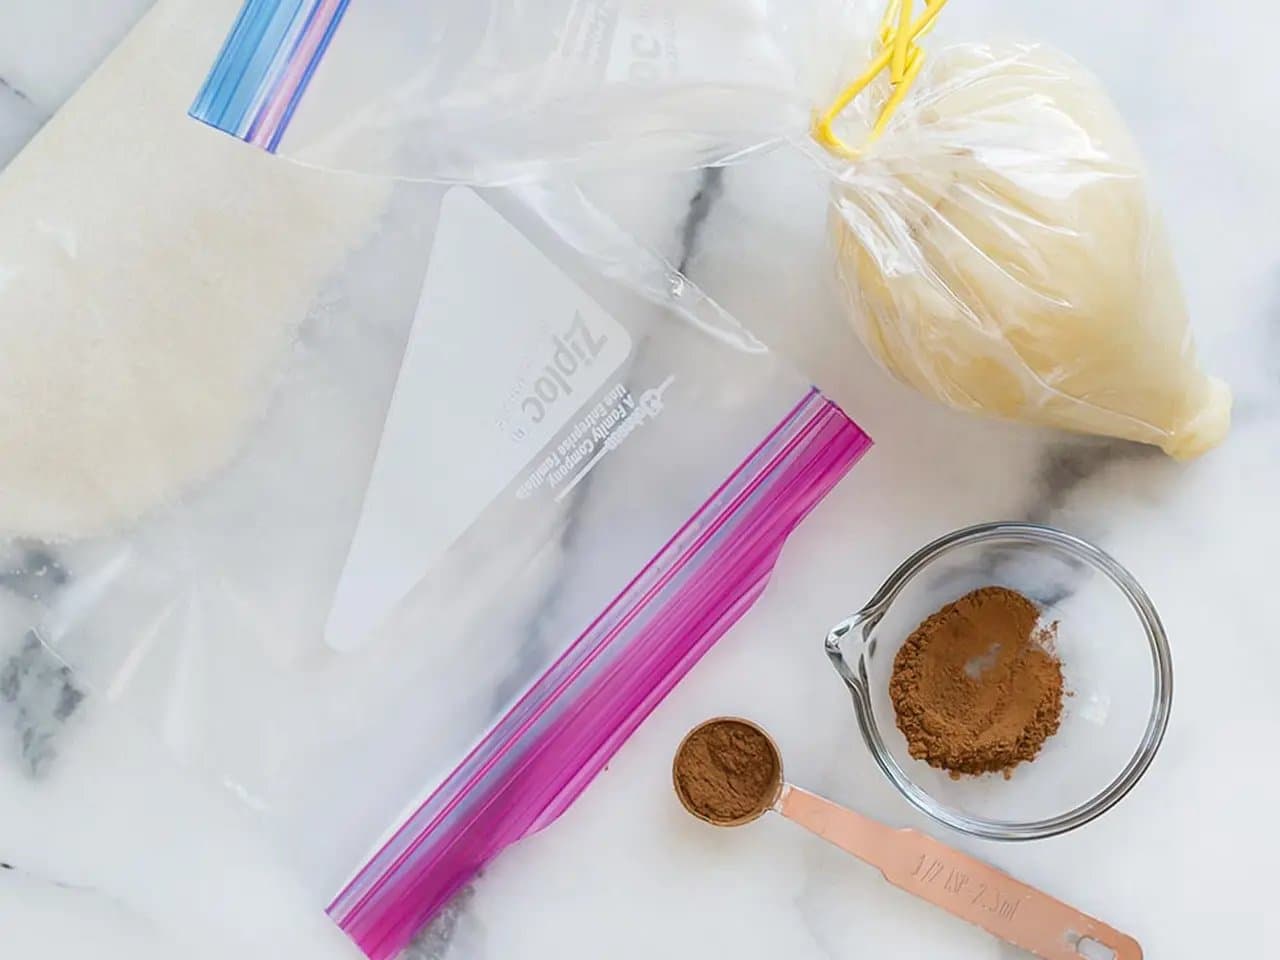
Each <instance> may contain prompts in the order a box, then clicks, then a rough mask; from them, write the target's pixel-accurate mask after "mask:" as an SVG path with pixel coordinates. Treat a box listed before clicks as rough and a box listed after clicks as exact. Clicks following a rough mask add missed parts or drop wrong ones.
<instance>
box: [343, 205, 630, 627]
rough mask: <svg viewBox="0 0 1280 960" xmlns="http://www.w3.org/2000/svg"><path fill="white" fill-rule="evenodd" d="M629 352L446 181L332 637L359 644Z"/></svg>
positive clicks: (514, 235) (536, 257)
mask: <svg viewBox="0 0 1280 960" xmlns="http://www.w3.org/2000/svg"><path fill="white" fill-rule="evenodd" d="M630 351H631V338H630V336H629V335H628V333H627V331H626V330H625V329H624V328H623V327H622V326H621V325H619V324H618V322H617V321H616V320H614V319H613V318H612V317H610V316H609V315H608V314H607V313H605V311H604V309H603V308H601V307H600V305H599V304H597V303H596V302H595V301H594V300H592V299H591V298H590V297H589V296H588V295H587V294H586V293H585V292H584V291H583V290H582V289H581V288H579V287H578V286H577V285H576V284H575V283H574V282H573V281H572V280H570V279H569V277H567V276H566V275H565V274H564V273H563V272H562V271H561V270H560V269H559V268H558V267H556V265H555V264H553V263H552V262H551V261H550V260H548V259H547V258H546V257H545V256H544V255H543V254H542V253H541V252H540V251H539V250H538V249H537V248H536V247H535V246H534V245H533V244H532V243H530V242H529V240H528V239H526V238H525V236H524V235H523V234H521V233H520V232H519V231H518V230H517V229H516V228H515V227H513V226H512V225H511V224H510V223H508V222H507V221H506V220H505V219H503V218H502V216H501V215H499V214H498V213H497V212H496V211H495V210H494V209H493V208H492V207H490V206H489V205H488V204H487V203H485V202H484V201H483V200H482V199H480V197H479V196H478V195H477V194H476V193H474V192H473V191H471V190H468V189H465V188H455V189H453V190H451V191H450V192H449V193H448V194H447V195H446V196H445V198H444V201H443V203H442V205H441V208H440V220H439V224H438V226H437V228H436V240H435V246H434V248H433V250H432V254H431V264H430V267H429V268H428V271H427V277H426V281H425V283H424V285H423V291H422V298H421V300H420V301H419V303H418V313H417V317H416V318H415V320H414V324H413V330H412V332H411V333H410V336H409V343H408V346H407V347H406V348H405V353H404V360H403V362H402V365H401V368H400V375H399V378H398V380H397V381H396V388H395V393H394V395H393V397H392V400H391V407H390V410H389V412H388V414H387V419H386V423H385V425H384V427H383V433H382V440H381V443H380V444H379V447H378V455H377V459H376V460H375V462H374V466H373V472H372V474H371V476H370V480H369V487H368V491H367V493H366V495H365V501H364V507H363V509H362V511H361V515H360V521H359V524H358V526H357V528H356V533H355V537H354V539H353V540H352V544H351V550H350V552H349V553H348V555H347V562H346V565H345V567H344V568H343V573H342V578H341V580H340V581H339V583H338V587H337V591H336V593H335V595H334V602H333V608H332V610H331V611H330V614H329V622H328V625H327V627H326V640H327V642H328V643H329V645H330V646H331V647H334V648H335V649H338V650H351V649H354V648H355V647H357V646H358V645H359V644H360V642H361V641H362V639H363V638H364V637H365V636H367V635H368V634H369V632H370V631H371V630H373V629H374V628H375V627H376V626H378V624H379V623H381V622H382V621H383V620H384V619H385V618H386V616H387V614H388V613H389V612H390V611H391V609H392V608H393V607H394V606H395V605H396V604H397V603H399V602H400V600H401V599H403V598H404V596H405V595H406V594H407V593H408V592H409V591H410V590H411V589H412V588H413V586H414V585H415V584H416V583H417V582H418V581H419V580H420V579H421V577H422V576H423V574H424V573H426V571H427V569H428V567H429V566H430V565H431V564H432V563H433V562H434V561H435V560H436V559H437V558H438V557H439V555H440V554H441V553H443V552H444V551H445V550H446V549H448V547H449V545H450V544H451V543H453V541H454V540H456V539H457V538H458V537H459V536H460V535H461V534H462V533H463V531H464V530H466V528H467V527H468V526H470V525H471V524H472V523H473V522H474V521H475V520H476V518H477V517H479V515H480V514H481V513H482V512H483V511H484V509H485V508H486V507H487V506H488V505H489V504H490V503H492V502H493V500H494V499H495V498H496V497H497V496H498V495H499V494H500V493H501V492H502V491H503V490H504V489H505V488H506V487H508V486H509V485H510V484H511V483H512V481H514V480H515V479H516V477H517V476H518V475H519V474H520V473H521V471H522V470H523V469H524V468H525V467H526V466H527V465H528V464H529V463H530V462H531V461H532V460H533V459H534V458H535V457H537V456H538V455H539V454H540V453H541V452H542V449H543V447H545V446H546V445H547V444H548V443H550V442H551V441H552V440H554V439H555V437H556V434H557V433H558V432H559V431H560V430H561V429H563V428H564V426H565V425H566V424H568V423H569V422H570V421H571V420H572V419H574V417H575V414H577V413H578V411H579V410H580V409H581V408H582V406H583V405H584V404H585V403H587V401H589V400H591V399H592V397H593V395H594V394H595V393H596V392H597V391H598V390H600V388H601V387H603V386H604V385H605V383H606V381H607V380H608V379H609V377H610V376H611V375H612V374H613V373H614V372H616V371H617V369H618V368H619V367H620V366H621V365H622V363H623V361H624V360H626V358H627V355H628V354H629V353H630Z"/></svg>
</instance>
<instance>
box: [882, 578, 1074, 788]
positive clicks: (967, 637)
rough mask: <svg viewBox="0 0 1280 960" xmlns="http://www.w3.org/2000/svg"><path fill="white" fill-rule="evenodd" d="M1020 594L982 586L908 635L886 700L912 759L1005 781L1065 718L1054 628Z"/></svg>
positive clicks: (952, 771)
mask: <svg viewBox="0 0 1280 960" xmlns="http://www.w3.org/2000/svg"><path fill="white" fill-rule="evenodd" d="M1039 622H1040V611H1039V609H1038V608H1037V607H1036V605H1035V604H1034V603H1033V602H1032V601H1030V600H1028V599H1027V598H1026V597H1024V596H1023V595H1022V594H1020V593H1018V592H1017V591H1015V590H1009V589H1007V588H1005V587H984V588H983V589H981V590H975V591H973V592H972V593H969V594H966V595H965V596H963V597H961V598H960V599H959V600H956V601H955V602H954V603H949V604H947V605H946V606H945V607H943V608H942V609H941V610H939V611H938V612H937V613H935V614H933V616H931V617H929V618H928V619H927V620H925V621H924V622H923V623H922V624H920V626H918V627H917V628H916V629H915V631H914V632H913V633H912V634H911V636H909V637H908V638H907V640H906V642H905V643H904V644H903V645H902V648H901V649H900V650H899V651H898V654H897V656H896V657H894V661H893V675H892V677H891V678H890V680H889V696H890V698H891V699H892V701H893V707H894V711H895V712H896V714H897V722H898V729H899V730H901V731H902V733H903V736H905V737H906V738H907V746H908V749H909V750H910V753H911V756H913V757H915V758H916V759H918V760H924V761H925V762H926V763H928V764H929V765H931V766H934V767H940V768H941V769H943V770H946V771H948V772H949V773H950V774H951V775H952V776H953V777H957V778H958V777H959V776H960V775H961V774H983V773H993V772H996V771H999V772H1001V773H1003V774H1004V775H1005V776H1006V777H1008V776H1009V775H1010V773H1011V772H1012V770H1013V768H1014V767H1015V766H1017V765H1018V764H1019V763H1023V762H1025V761H1030V760H1033V759H1034V758H1035V756H1036V754H1038V753H1039V752H1040V748H1041V747H1042V746H1043V745H1044V742H1045V740H1047V739H1048V738H1049V737H1051V736H1053V734H1054V733H1056V732H1057V730H1058V724H1059V722H1060V721H1061V719H1062V697H1063V686H1062V664H1061V663H1060V662H1059V660H1058V658H1057V656H1056V655H1055V654H1054V652H1053V650H1052V646H1053V637H1054V632H1055V629H1056V627H1057V625H1056V624H1053V625H1052V626H1049V627H1047V628H1044V627H1040V626H1039Z"/></svg>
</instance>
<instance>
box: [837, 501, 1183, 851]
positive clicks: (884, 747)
mask: <svg viewBox="0 0 1280 960" xmlns="http://www.w3.org/2000/svg"><path fill="white" fill-rule="evenodd" d="M986 586H1003V587H1009V588H1011V589H1014V590H1017V591H1018V592H1020V593H1022V594H1024V595H1025V596H1027V597H1029V598H1030V599H1032V600H1034V601H1035V602H1036V603H1037V604H1038V605H1039V606H1040V609H1041V611H1042V618H1043V621H1044V622H1051V621H1055V620H1056V621H1058V631H1057V647H1056V649H1057V653H1058V656H1059V658H1060V659H1061V661H1062V669H1063V676H1064V680H1065V685H1066V691H1067V696H1066V698H1065V699H1064V701H1063V712H1062V724H1061V726H1060V728H1059V730H1058V732H1057V733H1056V734H1055V735H1054V736H1052V737H1050V738H1049V740H1048V741H1046V743H1045V745H1044V747H1043V749H1042V750H1041V751H1040V754H1039V755H1038V756H1037V757H1036V759H1035V760H1034V762H1031V763H1023V764H1020V765H1019V766H1017V767H1016V768H1015V769H1014V771H1013V774H1012V777H1011V778H1010V779H1008V780H1006V779H1005V778H1004V777H1003V776H1001V775H1000V774H988V775H986V776H982V777H962V778H960V779H958V780H955V779H952V778H951V776H950V775H949V774H947V773H946V772H945V771H943V770H938V769H935V768H933V767H930V766H929V765H928V764H926V763H925V762H924V761H921V760H916V759H914V758H912V757H911V755H910V754H909V753H908V751H907V743H906V738H905V737H903V735H902V734H901V733H900V732H899V730H898V727H897V724H896V722H895V716H894V709H893V703H892V701H891V700H890V698H889V677H890V674H891V673H892V671H893V658H894V656H895V655H896V654H897V652H898V649H899V648H900V647H901V646H902V643H903V641H905V640H906V638H907V637H908V635H910V633H911V632H912V630H914V629H915V628H916V626H917V625H919V624H920V622H921V621H923V620H924V619H925V618H927V617H928V616H929V615H930V614H931V613H933V612H935V611H936V610H938V609H939V608H940V607H942V606H944V605H945V604H947V603H950V602H951V601H953V600H956V599H958V598H959V597H961V596H963V595H964V594H966V593H968V592H970V591H971V590H976V589H978V588H979V587H986ZM826 649H827V655H828V656H829V657H830V658H831V661H832V663H833V664H834V665H835V668H836V670H837V671H838V672H839V674H840V676H841V678H842V679H843V680H844V682H845V684H846V685H847V686H848V688H849V690H850V692H851V693H852V694H853V704H854V708H855V712H856V713H857V716H858V725H859V726H860V727H861V730H862V737H863V739H864V740H865V741H866V744H867V747H868V748H869V749H870V750H871V753H872V756H873V757H874V758H875V761H876V763H877V765H879V767H880V769H881V770H883V771H884V773H885V775H886V776H887V777H888V778H889V780H890V782H891V783H893V785H894V786H895V787H897V788H898V790H899V791H900V792H901V793H902V795H903V796H905V797H906V798H907V799H908V800H909V801H910V802H911V803H912V804H914V805H915V806H916V807H918V808H919V809H920V810H922V811H923V812H924V813H926V814H928V815H929V816H931V817H932V818H933V819H935V820H937V821H939V822H940V823H944V824H946V825H947V826H949V827H952V828H954V829H956V830H959V831H962V832H964V833H968V834H971V835H973V836H978V837H985V838H987V839H991V840H1034V839H1038V838H1041V837H1050V836H1054V835H1055V834H1059V833H1065V832H1066V831H1068V830H1074V829H1075V828H1076V827H1079V826H1082V825H1084V824H1086V823H1088V822H1089V821H1090V820H1092V819H1094V818H1095V817H1097V816H1099V815H1101V814H1103V813H1105V812H1106V811H1107V810H1109V809H1110V808H1111V807H1113V806H1114V805H1115V804H1116V803H1117V802H1119V800H1120V799H1121V798H1122V797H1123V796H1124V795H1125V794H1126V793H1128V792H1129V790H1131V789H1132V788H1133V785H1134V784H1135V783H1137V782H1138V780H1139V779H1140V778H1141V777H1142V775H1143V773H1145V772H1146V769H1147V767H1148V766H1150V764H1151V761H1152V759H1153V758H1154V757H1155V754H1156V751H1157V750H1158V749H1159V747H1160V741H1161V740H1162V739H1163V737H1164V732H1165V727H1166V726H1167V724H1168V721H1169V709H1170V706H1171V703H1172V698H1173V663H1172V658H1171V656H1170V653H1169V644H1168V639H1167V638H1166V636H1165V632H1164V627H1163V626H1162V625H1161V623H1160V618H1159V616H1158V615H1157V614H1156V611H1155V608H1154V607H1153V606H1152V604H1151V601H1150V599H1148V597H1147V595H1146V592H1145V591H1143V589H1142V587H1141V586H1139V585H1138V583H1137V581H1136V580H1134V579H1133V577H1132V575H1130V574H1129V572H1128V571H1127V570H1125V569H1124V568H1123V567H1122V566H1120V564H1119V563H1117V562H1116V561H1115V560H1113V559H1112V558H1111V557H1110V556H1109V555H1107V554H1106V553H1104V552H1103V551H1101V550H1099V549H1098V548H1097V547H1095V546H1093V545H1092V544H1089V543H1086V542H1085V541H1083V540H1081V539H1079V538H1077V537H1073V536H1071V535H1070V534H1067V533H1063V532H1062V531H1060V530H1055V529H1053V528H1051V527H1045V526H1040V525H1037V524H1029V523H991V524H983V525H981V526H976V527H968V528H966V529H963V530H957V531H956V532H954V533H951V534H948V535H947V536H945V537H942V538H940V539H938V540H935V541H934V542H933V543H931V544H929V545H928V546H926V547H924V548H922V549H921V550H919V551H917V552H916V553H915V554H913V555H912V556H911V557H909V558H908V559H907V560H906V561H905V562H904V563H903V564H902V565H901V566H900V567H898V569H897V570H896V571H894V573H893V574H892V575H891V576H890V577H889V579H888V580H887V581H886V582H885V584H884V586H882V587H881V588H880V590H879V591H878V592H877V593H876V595H875V596H874V597H872V598H871V601H870V602H869V603H868V604H867V605H866V606H865V607H863V609H862V610H861V611H859V612H858V613H857V614H855V615H854V616H852V617H850V618H849V619H848V620H845V621H844V622H842V623H840V624H838V625H837V626H836V627H835V628H833V629H832V630H831V632H830V633H829V634H828V636H827V640H826Z"/></svg>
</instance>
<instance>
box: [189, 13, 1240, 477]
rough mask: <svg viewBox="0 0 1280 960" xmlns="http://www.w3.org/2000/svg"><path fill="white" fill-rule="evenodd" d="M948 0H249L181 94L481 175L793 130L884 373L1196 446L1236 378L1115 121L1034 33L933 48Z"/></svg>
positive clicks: (1214, 439)
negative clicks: (193, 84)
mask: <svg viewBox="0 0 1280 960" xmlns="http://www.w3.org/2000/svg"><path fill="white" fill-rule="evenodd" d="M945 2H946V0H928V2H924V3H913V2H912V0H888V2H887V5H886V3H884V2H881V0H875V2H867V0H808V2H797V3H785V2H783V3H776V2H775V3H771V2H752V0H596V2H590V0H549V2H545V3H537V4H527V3H524V2H521V0H491V2H486V3H468V2H461V0H458V2H438V3H405V2H402V0H362V2H360V3H354V4H350V6H348V5H347V4H346V3H338V2H328V0H324V2H322V0H304V2H295V0H289V2H281V0H248V2H247V3H246V4H245V7H244V9H243V12H242V14H241V17H240V20H239V22H238V24H237V25H236V29H235V31H234V32H233V33H232V34H231V36H230V38H229V40H228V42H227V46H226V48H225V50H224V51H223V55H222V57H221V58H220V60H219V62H218V66H217V68H216V69H215V70H214V72H213V73H212V74H211V75H210V77H209V80H208V83H207V84H206V86H205V88H204V90H203V92H202V94H201V95H200V98H199V99H198V100H197V101H196V104H195V106H194V109H193V114H194V115H195V116H196V117H198V118H199V119H201V120H204V121H206V122H208V123H210V124H212V125H214V126H216V127H218V128H220V129H222V130H224V131H227V132H229V133H232V134H234V135H236V136H238V137H241V138H242V139H245V140H247V141H248V142H250V143H254V144H257V145H259V146H261V147H264V148H265V149H268V150H271V151H273V152H278V153H280V154H282V155H285V156H289V157H293V158H295V159H297V160H299V161H301V162H303V163H305V164H308V165H311V166H319V167H326V168H334V169H348V170H362V171H371V172H377V173H380V174H390V175H394V176H400V177H406V178H411V179H413V178H425V179H432V180H465V181H470V182H487V183H502V182H507V181H511V180H522V179H528V178H536V177H540V176H543V175H546V174H547V173H548V171H563V170H584V169H588V170H594V169H601V168H608V167H617V166H623V167H628V168H632V169H652V168H654V167H657V166H660V165H674V166H697V165H703V164H711V163H724V162H729V161H732V160H737V159H741V158H743V157H745V156H748V155H749V154H751V153H752V152H754V151H757V150H761V149H764V148H768V147H771V146H774V145H776V144H780V143H790V144H792V145H794V146H796V147H798V148H799V149H801V150H803V151H804V152H805V153H807V154H809V155H810V156H811V157H812V158H813V159H814V161H815V169H816V171H817V172H818V175H819V176H823V177H825V178H827V179H828V181H829V182H830V185H831V208H830V219H831V224H832V229H831V232H832V239H833V248H834V254H835V257H834V258H835V261H836V271H835V272H836V275H837V277H838V280H839V283H840V286H841V289H842V290H843V292H844V294H845V302H846V306H847V312H848V317H849V321H850V323H851V324H852V326H853V327H854V329H855V330H856V331H857V333H858V334H859V336H860V337H861V339H862V340H863V342H864V343H865V344H866V346H867V347H868V349H869V350H870V351H871V352H872V354H874V355H875V357H876V358H877V359H878V360H879V361H880V362H881V363H882V365H883V366H884V367H885V368H886V369H888V370H889V371H890V372H891V373H893V374H894V375H895V376H897V377H898V378H899V379H901V380H903V381H904V382H906V383H908V384H910V385H911V386H913V387H915V388H916V389H918V390H920V391H921V392H923V393H925V394H926V395H929V396H932V397H934V398H935V399H937V400H939V401H941V402H943V403H946V404H948V405H950V406H952V407H955V408H958V409H961V410H966V411H970V412H977V413H983V414H987V415H993V416H999V417H1005V418H1009V419H1014V420H1020V421H1023V422H1028V423H1035V424H1040V425H1045V426H1054V427H1059V428H1064V429H1069V430H1076V431H1082V432H1087V433H1097V434H1103V435H1108V436H1116V437H1123V438H1126V439H1130V440H1136V441H1140V442H1143V443H1150V444H1155V445H1158V446H1160V447H1161V448H1162V449H1163V450H1165V452H1167V453H1169V454H1170V455H1171V456H1174V457H1177V458H1179V459H1187V458H1191V457H1194V456H1197V455H1199V454H1201V453H1203V452H1204V451H1206V450H1207V449H1209V448H1211V447H1212V446H1214V445H1215V444H1217V443H1218V442H1219V441H1220V440H1221V439H1222V438H1223V437H1224V436H1225V434H1226V433H1227V430H1228V429H1229V424H1230V413H1231V394H1230V391H1229V389H1228V388H1227V387H1226V385H1225V384H1223V383H1222V382H1221V381H1219V380H1216V379H1214V378H1212V377H1209V376H1207V375H1206V374H1205V373H1204V372H1203V371H1202V370H1201V368H1200V366H1199V362H1198V360H1197V356H1196V351H1195V347H1194V344H1193V342H1192V339H1191V336H1190V324H1189V320H1188V316H1187V309H1186V305H1185V302H1184V299H1183V295H1182V292H1181V288H1180V285H1179V281H1178V277H1177V272H1176V269H1175V266H1174V261H1173V257H1172V253H1171V251H1170V249H1169V246H1168V243H1167V241H1166V239H1165V236H1164V232H1163V226H1162V224H1161V220H1160V216H1159V214H1158V211H1157V210H1156V208H1155V205H1154V204H1153V203H1152V201H1151V198H1150V196H1149V194H1148V190H1147V183H1146V177H1145V173H1144V171H1143V168H1142V163H1141V160H1140V157H1139V155H1138V151H1137V149H1136V147H1135V145H1134V143H1133V140H1132V137H1131V136H1130V134H1129V132H1128V130H1127V128H1126V126H1125V124H1124V121H1123V119H1122V118H1121V117H1120V116H1119V114H1118V113H1117V111H1116V109H1115V107H1114V106H1113V105H1112V104H1111V102H1110V101H1109V99H1108V97H1107V95H1106V92H1105V91H1104V90H1103V89H1102V87H1101V86H1100V84H1099V83H1098V82H1097V81H1096V80H1095V79H1094V78H1093V77H1091V76H1090V75H1089V74H1088V73H1087V71H1085V70H1084V69H1083V68H1082V67H1081V66H1080V65H1078V64H1076V63H1075V62H1073V61H1072V60H1071V59H1070V58H1068V57H1066V56H1064V55H1062V54H1059V53H1057V52H1055V51H1053V50H1051V49H1049V48H1047V47H1044V46H1043V45H1039V44H1019V43H996V44H972V43H971V44H954V45H951V46H941V47H940V48H938V49H936V50H926V49H925V46H924V45H923V44H922V43H921V42H919V41H921V39H922V37H923V36H924V34H925V33H927V32H928V31H929V30H930V29H932V28H933V27H934V26H935V25H936V24H937V23H938V22H940V21H939V14H940V13H941V11H942V7H943V5H944V3H945ZM942 19H943V20H945V15H943V17H942ZM899 41H903V42H899ZM869 65H870V66H871V67H872V69H870V70H868V69H867V68H868V66H869ZM864 71H865V72H866V76H867V79H868V82H867V83H865V85H859V83H858V79H857V78H859V75H860V74H864ZM851 81H853V82H852V83H851Z"/></svg>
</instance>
